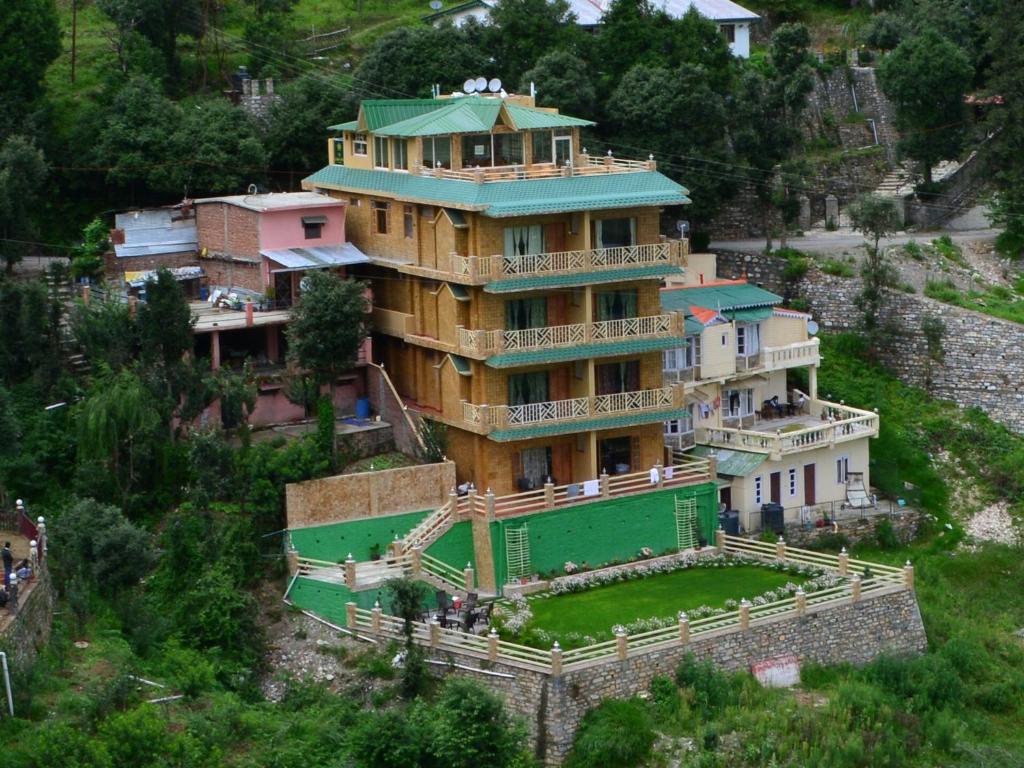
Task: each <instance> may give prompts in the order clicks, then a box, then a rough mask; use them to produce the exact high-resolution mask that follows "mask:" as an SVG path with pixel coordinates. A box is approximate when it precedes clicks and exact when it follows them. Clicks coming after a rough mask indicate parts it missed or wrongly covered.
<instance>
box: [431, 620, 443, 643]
mask: <svg viewBox="0 0 1024 768" xmlns="http://www.w3.org/2000/svg"><path fill="white" fill-rule="evenodd" d="M440 646H441V622H439V621H438V620H437V617H434V618H433V619H431V620H430V647H431V648H439V647H440Z"/></svg>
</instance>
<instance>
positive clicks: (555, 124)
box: [505, 102, 597, 131]
mask: <svg viewBox="0 0 1024 768" xmlns="http://www.w3.org/2000/svg"><path fill="white" fill-rule="evenodd" d="M505 111H506V112H508V116H509V118H510V119H511V120H512V123H513V127H515V128H516V129H517V130H520V131H523V130H531V129H538V128H569V127H572V126H585V125H597V123H595V122H593V121H591V120H584V119H582V118H579V117H570V116H569V115H560V114H558V113H557V112H546V111H544V110H543V109H531V108H530V107H524V106H523V105H522V104H512V103H510V102H506V104H505Z"/></svg>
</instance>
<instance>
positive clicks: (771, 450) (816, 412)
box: [697, 395, 878, 459]
mask: <svg viewBox="0 0 1024 768" xmlns="http://www.w3.org/2000/svg"><path fill="white" fill-rule="evenodd" d="M804 398H805V399H806V401H807V404H808V406H807V407H808V408H809V418H810V420H815V419H818V418H820V420H821V423H820V424H815V425H814V426H810V427H804V428H802V429H797V430H794V431H792V432H782V431H781V430H779V429H772V428H771V423H770V422H768V423H767V424H764V425H762V426H761V428H760V429H758V428H757V427H756V426H755V427H754V428H749V429H736V428H731V427H706V428H703V429H698V430H697V442H699V443H704V444H707V445H713V446H716V447H718V448H733V449H737V450H744V451H753V452H755V453H767V454H770V455H771V457H772V458H773V459H779V458H781V457H782V456H786V455H789V454H794V453H800V452H801V451H809V450H813V449H815V448H823V447H831V446H833V445H835V444H836V443H844V442H848V441H850V440H859V439H860V438H862V437H875V436H877V435H878V414H877V413H872V412H871V411H863V410H861V409H859V408H851V407H849V406H847V405H844V404H842V403H831V402H828V401H827V400H811V399H810V398H809V397H807V396H806V395H804Z"/></svg>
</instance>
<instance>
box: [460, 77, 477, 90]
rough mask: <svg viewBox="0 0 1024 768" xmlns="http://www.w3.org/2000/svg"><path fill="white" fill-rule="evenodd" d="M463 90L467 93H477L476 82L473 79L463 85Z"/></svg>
mask: <svg viewBox="0 0 1024 768" xmlns="http://www.w3.org/2000/svg"><path fill="white" fill-rule="evenodd" d="M462 90H464V91H465V92H466V93H476V80H475V79H473V78H472V77H471V78H469V79H468V80H467V81H466V82H464V83H463V84H462Z"/></svg>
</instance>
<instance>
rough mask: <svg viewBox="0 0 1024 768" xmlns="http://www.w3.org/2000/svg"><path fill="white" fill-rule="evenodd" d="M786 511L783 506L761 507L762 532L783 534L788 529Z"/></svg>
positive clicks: (768, 505) (767, 505)
mask: <svg viewBox="0 0 1024 768" xmlns="http://www.w3.org/2000/svg"><path fill="white" fill-rule="evenodd" d="M785 514H786V512H785V510H784V509H783V507H782V505H781V504H762V505H761V530H762V531H771V532H772V533H782V531H783V529H784V528H785V527H786V517H785Z"/></svg>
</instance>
